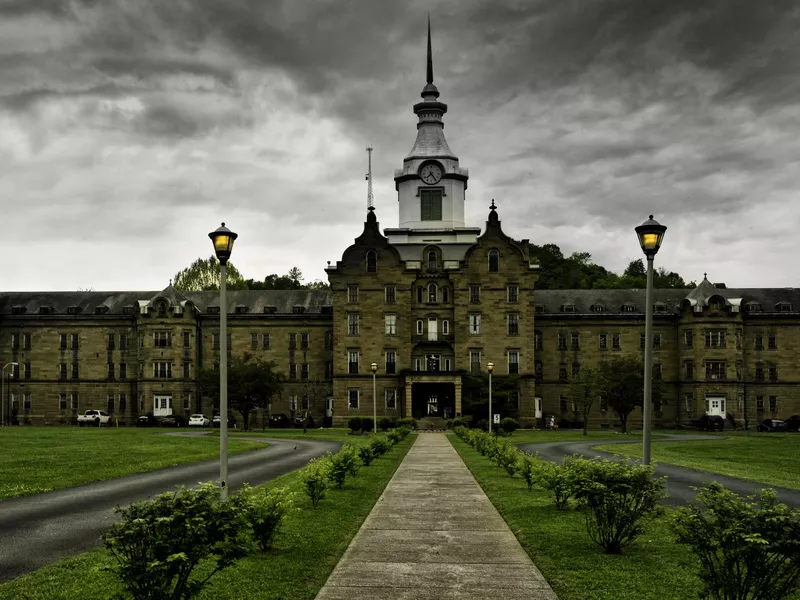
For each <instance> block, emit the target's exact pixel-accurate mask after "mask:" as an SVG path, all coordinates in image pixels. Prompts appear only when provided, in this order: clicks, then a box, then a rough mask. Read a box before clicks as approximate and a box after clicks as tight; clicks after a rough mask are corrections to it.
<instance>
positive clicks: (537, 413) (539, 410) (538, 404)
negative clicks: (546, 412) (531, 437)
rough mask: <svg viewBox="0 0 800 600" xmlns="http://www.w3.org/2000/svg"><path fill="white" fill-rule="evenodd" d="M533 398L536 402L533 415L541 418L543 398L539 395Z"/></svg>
mask: <svg viewBox="0 0 800 600" xmlns="http://www.w3.org/2000/svg"><path fill="white" fill-rule="evenodd" d="M533 400H534V402H535V403H536V407H535V408H534V415H533V416H535V417H536V418H537V419H541V418H542V399H541V398H539V397H538V396H537V397H536V398H534V399H533Z"/></svg>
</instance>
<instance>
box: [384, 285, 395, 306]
mask: <svg viewBox="0 0 800 600" xmlns="http://www.w3.org/2000/svg"><path fill="white" fill-rule="evenodd" d="M396 301H397V287H396V286H394V285H387V286H386V304H394V303H395V302H396Z"/></svg>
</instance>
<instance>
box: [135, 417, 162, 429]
mask: <svg viewBox="0 0 800 600" xmlns="http://www.w3.org/2000/svg"><path fill="white" fill-rule="evenodd" d="M157 425H158V419H156V418H155V417H154V416H153V415H139V418H138V419H136V426H137V427H156V426H157Z"/></svg>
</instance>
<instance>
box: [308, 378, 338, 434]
mask: <svg viewBox="0 0 800 600" xmlns="http://www.w3.org/2000/svg"><path fill="white" fill-rule="evenodd" d="M330 392H331V382H330V381H326V380H324V379H318V378H317V379H309V380H308V381H305V382H303V387H302V393H303V397H304V398H305V400H306V402H307V407H306V410H305V411H304V413H305V414H304V415H303V417H304V423H305V422H307V421H308V415H309V414H311V413H313V412H314V408H315V407H317V406H319V405H321V404H322V405H324V404H325V399H326V398H327V397H328V395H329V394H330ZM303 431H305V424H304V425H303Z"/></svg>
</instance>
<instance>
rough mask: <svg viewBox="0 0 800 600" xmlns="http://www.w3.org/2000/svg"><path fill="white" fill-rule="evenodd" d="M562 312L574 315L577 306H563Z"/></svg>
mask: <svg viewBox="0 0 800 600" xmlns="http://www.w3.org/2000/svg"><path fill="white" fill-rule="evenodd" d="M561 312H565V313H574V312H575V305H574V304H562V305H561Z"/></svg>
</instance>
